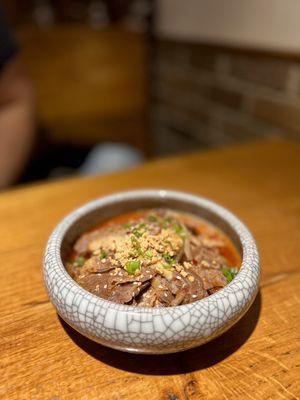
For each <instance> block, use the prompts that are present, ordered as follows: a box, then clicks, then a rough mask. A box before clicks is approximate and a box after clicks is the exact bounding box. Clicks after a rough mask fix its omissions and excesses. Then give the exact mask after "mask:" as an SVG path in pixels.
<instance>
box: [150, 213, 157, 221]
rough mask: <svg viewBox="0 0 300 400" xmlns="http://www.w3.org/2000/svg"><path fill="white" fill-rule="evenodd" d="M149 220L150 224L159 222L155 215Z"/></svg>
mask: <svg viewBox="0 0 300 400" xmlns="http://www.w3.org/2000/svg"><path fill="white" fill-rule="evenodd" d="M148 220H149V221H150V222H156V221H157V218H156V216H155V215H149V216H148Z"/></svg>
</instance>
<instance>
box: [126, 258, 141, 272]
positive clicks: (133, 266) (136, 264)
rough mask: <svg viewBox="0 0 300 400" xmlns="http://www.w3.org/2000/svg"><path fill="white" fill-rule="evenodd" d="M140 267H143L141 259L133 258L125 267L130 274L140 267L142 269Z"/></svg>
mask: <svg viewBox="0 0 300 400" xmlns="http://www.w3.org/2000/svg"><path fill="white" fill-rule="evenodd" d="M140 267H141V263H140V261H138V260H132V261H128V262H127V263H126V266H125V269H126V271H127V272H128V274H129V275H133V274H135V272H136V271H137V270H138V269H140Z"/></svg>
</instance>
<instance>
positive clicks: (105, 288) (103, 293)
mask: <svg viewBox="0 0 300 400" xmlns="http://www.w3.org/2000/svg"><path fill="white" fill-rule="evenodd" d="M77 282H78V283H79V285H80V286H82V287H83V288H84V289H86V290H88V291H89V292H91V293H93V294H95V295H97V296H99V297H102V298H103V299H107V298H108V296H109V294H110V291H111V289H112V286H111V283H110V276H109V274H108V272H105V273H103V274H90V275H83V276H80V277H79V278H78V280H77Z"/></svg>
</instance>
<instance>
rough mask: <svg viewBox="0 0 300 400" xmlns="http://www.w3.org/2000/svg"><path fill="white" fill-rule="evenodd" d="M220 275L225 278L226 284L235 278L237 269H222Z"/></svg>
mask: <svg viewBox="0 0 300 400" xmlns="http://www.w3.org/2000/svg"><path fill="white" fill-rule="evenodd" d="M222 273H223V275H224V276H225V278H226V279H227V282H228V283H229V282H231V281H232V279H233V278H234V277H235V276H236V274H237V273H238V269H237V268H225V267H224V268H222Z"/></svg>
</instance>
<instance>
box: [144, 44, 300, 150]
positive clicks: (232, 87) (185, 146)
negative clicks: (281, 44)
mask: <svg viewBox="0 0 300 400" xmlns="http://www.w3.org/2000/svg"><path fill="white" fill-rule="evenodd" d="M152 50H153V51H152V57H151V60H152V61H151V82H152V84H151V87H152V89H151V91H152V93H151V94H152V111H151V126H152V132H153V135H154V140H155V145H156V152H157V153H160V154H166V153H173V152H177V151H182V150H190V149H194V148H195V147H213V146H220V145H226V144H230V143H233V142H241V141H246V140H251V139H256V138H259V137H269V136H284V137H286V138H290V139H296V140H299V139H300V61H299V60H296V59H293V58H292V57H283V56H280V55H277V56H276V55H274V54H272V55H268V54H267V53H264V54H263V53H255V52H251V51H249V52H247V51H237V50H232V49H226V48H217V47H211V46H205V45H199V44H188V43H178V42H177V43H176V42H169V41H156V42H155V43H154V44H153V49H152Z"/></svg>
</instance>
